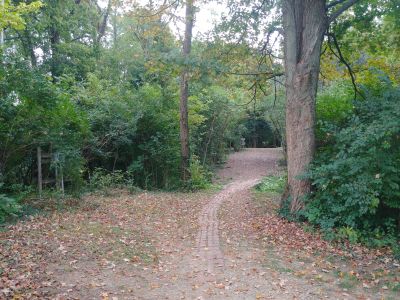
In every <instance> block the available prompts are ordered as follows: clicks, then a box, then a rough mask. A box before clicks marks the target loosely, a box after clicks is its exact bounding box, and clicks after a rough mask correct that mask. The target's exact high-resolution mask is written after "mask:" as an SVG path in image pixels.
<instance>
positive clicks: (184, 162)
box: [180, 0, 194, 181]
mask: <svg viewBox="0 0 400 300" xmlns="http://www.w3.org/2000/svg"><path fill="white" fill-rule="evenodd" d="M193 2H194V1H193V0H187V1H186V13H185V37H184V41H183V49H182V54H183V58H184V67H183V69H182V73H181V85H180V140H181V176H182V180H183V181H187V180H188V179H190V171H189V159H190V148H189V123H188V97H189V67H188V58H189V56H190V51H191V47H192V29H193V19H194V5H193Z"/></svg>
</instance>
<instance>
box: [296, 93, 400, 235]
mask: <svg viewBox="0 0 400 300" xmlns="http://www.w3.org/2000/svg"><path fill="white" fill-rule="evenodd" d="M386 90H387V91H386V92H385V93H383V94H382V95H381V96H380V97H376V96H369V97H367V99H366V100H365V101H358V102H355V103H354V106H355V110H354V111H355V115H354V116H352V117H351V118H350V119H349V120H348V124H347V126H346V127H344V128H343V129H341V130H340V131H338V132H337V133H333V134H332V138H333V141H334V143H333V145H332V147H331V149H330V150H329V151H326V149H325V151H322V152H320V153H319V154H318V156H317V158H316V160H315V161H314V163H313V165H312V166H311V170H310V171H309V173H308V174H307V177H308V178H309V179H311V181H312V184H313V186H314V188H315V192H314V193H313V194H312V195H311V196H310V199H309V200H308V201H307V203H306V208H305V210H304V212H303V214H304V216H305V217H306V218H307V219H308V220H309V221H310V222H311V223H313V224H316V225H319V226H320V227H321V228H322V229H323V230H325V231H331V230H332V228H342V229H339V235H341V236H344V235H347V236H348V237H349V238H351V240H352V241H356V240H363V239H364V240H367V239H371V238H373V239H382V238H383V236H382V232H385V233H386V234H395V235H397V234H398V230H397V233H396V230H393V228H395V226H396V224H398V222H399V221H400V121H399V120H400V89H399V88H392V87H390V86H387V89H386ZM354 230H356V231H358V232H359V233H355V232H354Z"/></svg>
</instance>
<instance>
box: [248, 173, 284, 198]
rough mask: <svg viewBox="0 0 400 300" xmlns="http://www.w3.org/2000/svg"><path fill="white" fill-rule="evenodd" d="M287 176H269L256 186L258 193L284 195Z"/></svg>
mask: <svg viewBox="0 0 400 300" xmlns="http://www.w3.org/2000/svg"><path fill="white" fill-rule="evenodd" d="M285 184H286V176H267V177H264V178H263V180H262V181H261V182H260V183H259V184H257V185H256V188H255V189H256V191H258V192H261V193H267V194H273V195H279V194H282V193H283V190H284V188H285Z"/></svg>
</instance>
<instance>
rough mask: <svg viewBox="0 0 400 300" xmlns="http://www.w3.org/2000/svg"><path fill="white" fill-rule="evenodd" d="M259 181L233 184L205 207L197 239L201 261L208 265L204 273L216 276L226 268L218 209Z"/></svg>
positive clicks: (200, 219)
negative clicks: (219, 229)
mask: <svg viewBox="0 0 400 300" xmlns="http://www.w3.org/2000/svg"><path fill="white" fill-rule="evenodd" d="M257 181H258V180H247V181H243V182H240V181H239V182H238V181H235V182H232V183H231V184H229V185H227V186H226V187H225V188H224V189H223V190H222V191H221V192H219V193H218V194H217V195H215V196H214V197H213V198H212V199H211V201H210V202H209V203H208V204H207V205H206V206H205V207H204V209H203V210H202V212H201V214H200V218H199V225H200V230H199V234H198V237H197V251H198V256H199V257H200V260H201V261H202V262H203V263H204V264H206V267H205V266H204V271H207V272H208V273H211V274H214V273H216V271H218V270H220V271H221V269H222V268H223V266H224V259H223V254H222V252H221V249H220V244H219V234H218V226H219V221H218V209H219V207H220V205H221V204H222V202H223V201H224V200H225V199H227V198H228V197H230V196H232V195H233V194H235V193H236V192H238V191H241V190H245V189H248V188H250V187H252V186H254V185H255V184H256V183H257Z"/></svg>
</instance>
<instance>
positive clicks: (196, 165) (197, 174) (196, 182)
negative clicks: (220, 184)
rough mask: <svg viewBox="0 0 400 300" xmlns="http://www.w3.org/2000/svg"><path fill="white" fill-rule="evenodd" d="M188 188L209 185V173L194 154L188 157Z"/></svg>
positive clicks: (202, 187) (194, 188)
mask: <svg viewBox="0 0 400 300" xmlns="http://www.w3.org/2000/svg"><path fill="white" fill-rule="evenodd" d="M188 185H189V188H190V189H192V190H204V189H207V188H209V187H210V185H211V173H210V172H208V171H207V170H206V169H205V168H204V167H203V165H202V164H201V163H200V160H199V158H198V157H197V156H196V155H192V157H191V159H190V181H189V184H188Z"/></svg>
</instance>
